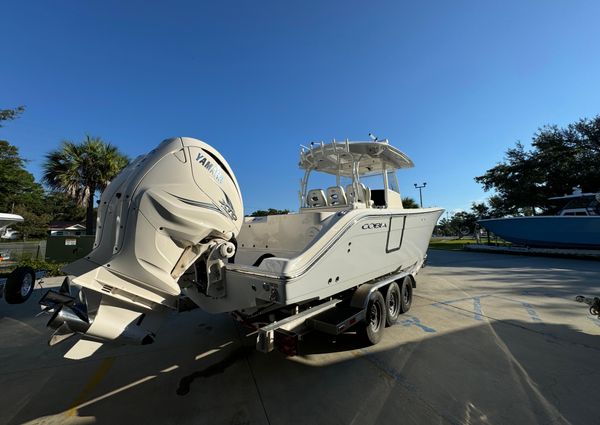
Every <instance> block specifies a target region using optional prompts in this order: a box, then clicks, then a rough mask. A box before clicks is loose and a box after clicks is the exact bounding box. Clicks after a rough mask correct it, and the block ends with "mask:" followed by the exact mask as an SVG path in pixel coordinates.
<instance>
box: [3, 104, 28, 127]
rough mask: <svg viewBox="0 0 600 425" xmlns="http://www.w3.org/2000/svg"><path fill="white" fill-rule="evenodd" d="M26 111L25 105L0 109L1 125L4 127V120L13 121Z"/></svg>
mask: <svg viewBox="0 0 600 425" xmlns="http://www.w3.org/2000/svg"><path fill="white" fill-rule="evenodd" d="M23 112H25V107H24V106H17V107H16V108H13V109H0V127H3V125H2V121H12V120H14V119H16V118H18V117H19V115H21V114H22V113H23Z"/></svg>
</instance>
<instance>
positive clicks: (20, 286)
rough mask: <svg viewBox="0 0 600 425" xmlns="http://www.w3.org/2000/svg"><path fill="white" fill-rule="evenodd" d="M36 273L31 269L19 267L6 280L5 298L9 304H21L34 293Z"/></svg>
mask: <svg viewBox="0 0 600 425" xmlns="http://www.w3.org/2000/svg"><path fill="white" fill-rule="evenodd" d="M34 286H35V272H34V271H33V269H32V268H31V267H17V268H16V269H14V270H13V271H12V273H11V274H10V275H9V276H8V278H7V279H6V284H5V285H4V296H5V297H6V302H7V303H9V304H21V303H24V302H25V301H27V299H28V298H29V297H30V296H31V294H32V293H33V288H34Z"/></svg>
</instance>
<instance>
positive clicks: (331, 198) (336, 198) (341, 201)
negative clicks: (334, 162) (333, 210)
mask: <svg viewBox="0 0 600 425" xmlns="http://www.w3.org/2000/svg"><path fill="white" fill-rule="evenodd" d="M327 201H328V202H329V205H331V206H338V205H347V204H348V200H347V199H346V192H344V188H343V187H342V186H332V187H328V188H327Z"/></svg>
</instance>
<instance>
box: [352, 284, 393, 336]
mask: <svg viewBox="0 0 600 425" xmlns="http://www.w3.org/2000/svg"><path fill="white" fill-rule="evenodd" d="M386 310H387V309H386V307H385V300H384V299H383V295H381V292H379V291H375V292H373V293H372V294H371V296H370V298H369V304H368V305H367V311H366V315H365V320H364V322H363V323H361V326H360V328H359V329H358V334H359V336H360V337H361V338H362V339H363V341H364V342H366V343H367V344H369V345H375V344H377V343H378V342H379V341H381V337H382V336H383V330H384V329H385V320H386V319H385V317H386Z"/></svg>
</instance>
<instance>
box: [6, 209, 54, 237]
mask: <svg viewBox="0 0 600 425" xmlns="http://www.w3.org/2000/svg"><path fill="white" fill-rule="evenodd" d="M14 213H15V214H19V215H20V216H21V217H23V221H22V222H20V223H16V224H14V225H13V226H12V227H14V228H15V230H17V231H18V232H19V233H20V236H21V237H22V238H23V240H27V239H29V238H45V237H46V236H47V234H48V223H49V222H50V220H51V218H52V216H51V215H50V214H48V213H45V212H40V211H37V212H34V211H32V210H31V208H27V207H25V206H23V205H18V206H16V207H15V209H14Z"/></svg>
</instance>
